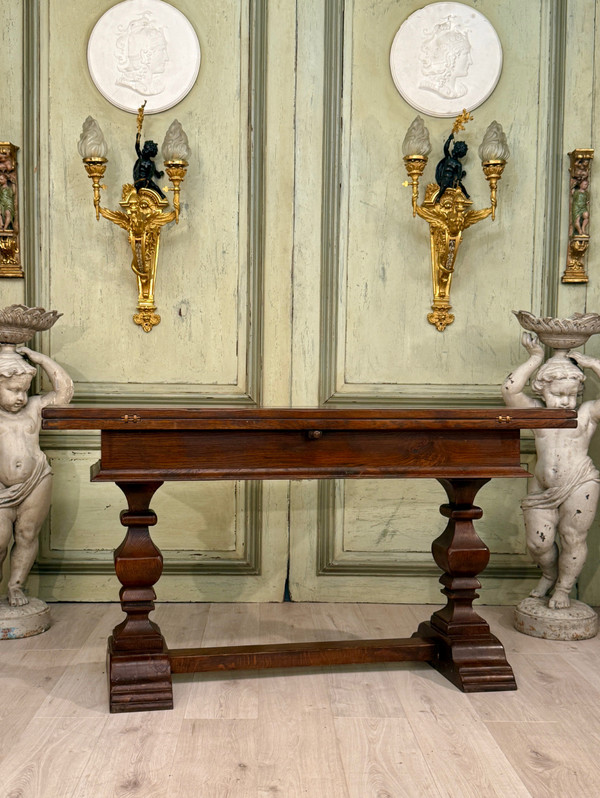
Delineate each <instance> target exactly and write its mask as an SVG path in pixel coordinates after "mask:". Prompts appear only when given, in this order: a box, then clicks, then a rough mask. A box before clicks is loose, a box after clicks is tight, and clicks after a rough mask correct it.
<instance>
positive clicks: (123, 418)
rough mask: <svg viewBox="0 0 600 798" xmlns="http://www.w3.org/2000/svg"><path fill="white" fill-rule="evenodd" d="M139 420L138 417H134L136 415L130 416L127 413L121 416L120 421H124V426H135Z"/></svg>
mask: <svg viewBox="0 0 600 798" xmlns="http://www.w3.org/2000/svg"><path fill="white" fill-rule="evenodd" d="M141 420H142V419H141V418H140V417H139V416H136V415H133V416H130V415H128V414H127V413H126V414H125V415H124V416H121V421H124V422H125V423H126V424H129V423H132V424H137V423H138V421H141Z"/></svg>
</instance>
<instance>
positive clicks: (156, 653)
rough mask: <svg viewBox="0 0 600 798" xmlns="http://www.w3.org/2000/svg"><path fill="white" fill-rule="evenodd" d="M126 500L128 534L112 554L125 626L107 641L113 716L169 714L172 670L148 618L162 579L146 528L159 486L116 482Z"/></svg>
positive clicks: (124, 520)
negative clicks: (151, 712) (143, 712)
mask: <svg viewBox="0 0 600 798" xmlns="http://www.w3.org/2000/svg"><path fill="white" fill-rule="evenodd" d="M117 485H118V486H119V488H121V490H122V491H123V493H124V494H125V496H126V498H127V503H128V507H129V509H128V510H123V512H122V513H121V523H122V524H123V526H126V527H127V534H126V535H125V539H124V540H123V542H122V543H121V545H120V546H119V548H118V549H116V550H115V571H116V574H117V577H118V579H119V581H120V582H121V584H122V585H123V587H122V588H121V592H120V594H119V595H120V599H121V607H122V608H123V612H124V613H125V615H126V618H125V620H124V621H123V622H122V623H120V624H119V625H118V626H116V627H115V628H114V630H113V634H112V636H111V637H110V638H109V640H108V675H109V689H110V710H111V712H135V711H138V710H148V709H171V708H172V707H173V690H172V685H171V667H170V663H169V657H168V651H167V647H166V644H165V641H164V638H163V636H162V634H161V632H160V629H159V628H158V626H157V624H156V623H154V622H153V621H151V620H150V619H149V618H148V615H149V614H150V613H151V612H152V610H153V609H154V600H155V598H156V593H155V592H154V585H155V584H156V582H158V580H159V578H160V575H161V573H162V567H163V565H162V554H161V553H160V551H159V549H158V548H157V547H156V546H155V545H154V543H153V542H152V539H151V537H150V533H149V530H148V528H149V527H150V526H153V525H154V524H155V523H156V514H155V513H154V512H153V511H152V510H151V509H150V501H151V499H152V496H153V495H154V493H155V491H156V490H157V489H158V488H159V487H160V486H161V485H162V482H117Z"/></svg>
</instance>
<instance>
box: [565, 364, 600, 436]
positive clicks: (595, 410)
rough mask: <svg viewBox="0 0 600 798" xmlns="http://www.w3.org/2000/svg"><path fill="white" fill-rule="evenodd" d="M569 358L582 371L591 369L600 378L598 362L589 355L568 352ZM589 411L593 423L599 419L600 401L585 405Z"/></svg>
mask: <svg viewBox="0 0 600 798" xmlns="http://www.w3.org/2000/svg"><path fill="white" fill-rule="evenodd" d="M569 357H570V358H571V360H574V361H575V362H576V363H577V365H578V366H579V367H580V368H582V369H591V371H593V372H594V374H595V375H596V376H597V377H600V360H598V359H597V358H595V357H590V355H584V354H583V352H575V351H570V352H569ZM585 404H586V406H587V407H588V409H589V413H590V418H592V419H593V420H594V421H598V420H599V419H600V399H592V400H591V401H589V402H586V403H585Z"/></svg>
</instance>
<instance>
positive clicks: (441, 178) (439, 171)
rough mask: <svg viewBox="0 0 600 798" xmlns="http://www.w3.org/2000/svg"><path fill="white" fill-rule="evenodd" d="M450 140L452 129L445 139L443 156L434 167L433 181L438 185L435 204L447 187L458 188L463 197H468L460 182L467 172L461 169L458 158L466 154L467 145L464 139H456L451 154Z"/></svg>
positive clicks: (452, 135)
mask: <svg viewBox="0 0 600 798" xmlns="http://www.w3.org/2000/svg"><path fill="white" fill-rule="evenodd" d="M452 141H454V131H452V133H450V135H449V136H448V138H447V139H446V143H445V144H444V157H443V158H442V160H441V161H440V162H439V163H438V165H437V166H436V167H435V182H436V183H437V184H438V186H439V187H440V190H439V192H438V195H437V196H436V198H435V204H436V205H437V204H438V202H439V201H440V200H441V199H442V197H443V196H444V192H445V191H446V189H447V188H460V190H461V191H462V193H463V194H464V195H465V197H466V198H467V199H469V195H468V193H467V190H466V188H465V187H464V186H463V184H462V179H463V177H465V176H466V174H467V173H466V172H465V171H464V170H463V168H462V163H461V162H460V159H461V158H464V157H465V155H466V154H467V150H468V147H467V145H466V144H465V142H464V141H456V142H455V143H454V147H453V148H452V154H450V142H452Z"/></svg>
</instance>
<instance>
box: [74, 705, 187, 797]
mask: <svg viewBox="0 0 600 798" xmlns="http://www.w3.org/2000/svg"><path fill="white" fill-rule="evenodd" d="M182 721H183V712H179V713H178V712H177V711H172V712H169V711H161V712H135V713H126V714H122V715H110V716H109V717H108V718H107V719H106V722H105V723H104V725H103V727H102V731H101V733H100V735H99V736H98V739H97V744H96V746H95V747H94V751H93V753H92V755H91V757H90V759H89V762H88V766H87V768H86V770H85V772H84V773H83V774H82V776H81V778H80V780H79V782H78V784H77V788H76V790H75V793H74V798H115V796H123V798H124V797H125V796H127V798H167V796H170V795H172V793H171V792H170V785H169V774H170V773H172V772H173V761H174V758H175V752H176V750H177V746H178V744H179V742H180V740H181V738H182V735H181V727H182ZM192 794H193V793H190V795H192Z"/></svg>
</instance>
